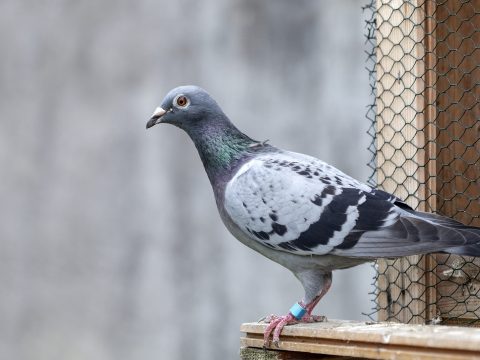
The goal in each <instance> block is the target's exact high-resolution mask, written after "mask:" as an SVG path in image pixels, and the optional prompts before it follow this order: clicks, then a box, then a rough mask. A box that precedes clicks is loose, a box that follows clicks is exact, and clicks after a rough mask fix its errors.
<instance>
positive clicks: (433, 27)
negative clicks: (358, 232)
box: [364, 0, 480, 325]
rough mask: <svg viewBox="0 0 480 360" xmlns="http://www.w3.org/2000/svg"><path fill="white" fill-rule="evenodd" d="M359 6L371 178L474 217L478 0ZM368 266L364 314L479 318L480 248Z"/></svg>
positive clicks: (379, 0) (415, 203) (425, 319)
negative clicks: (478, 252) (478, 254)
mask: <svg viewBox="0 0 480 360" xmlns="http://www.w3.org/2000/svg"><path fill="white" fill-rule="evenodd" d="M364 10H365V11H366V18H367V19H366V42H367V45H368V50H367V54H368V58H367V64H368V65H367V69H368V72H369V76H370V83H371V90H372V94H373V98H374V99H375V101H374V103H373V104H371V105H370V106H369V107H368V110H367V118H368V119H369V120H370V121H371V126H370V129H369V134H370V135H371V136H372V142H371V145H370V147H369V150H370V151H371V153H372V160H371V162H370V163H369V166H370V167H371V168H372V170H373V171H372V176H371V178H370V179H369V181H370V183H371V184H372V185H376V186H378V187H380V188H382V189H384V190H385V191H388V192H391V193H394V194H395V195H397V196H398V197H399V198H401V199H403V200H405V201H406V202H407V203H408V204H409V205H410V206H412V207H413V208H414V209H417V210H421V211H429V212H435V213H439V214H442V215H446V216H449V217H452V218H454V219H456V220H458V221H461V222H462V223H464V224H466V225H473V226H480V200H479V199H480V141H479V138H480V121H479V119H480V105H479V98H480V1H479V0H475V1H461V0H438V1H430V0H409V1H406V0H404V1H402V0H391V1H388V0H373V1H371V2H370V3H369V4H368V5H367V6H365V8H364ZM375 268H376V270H377V271H376V274H377V275H376V278H375V282H374V286H375V290H374V292H373V294H374V298H375V307H374V309H373V312H372V313H371V314H369V315H370V317H371V318H375V317H377V318H378V319H379V320H389V321H399V322H403V323H456V324H476V325H478V324H480V258H474V257H461V256H456V255H449V254H432V255H425V256H409V257H405V258H399V259H394V260H378V261H377V262H376V263H375Z"/></svg>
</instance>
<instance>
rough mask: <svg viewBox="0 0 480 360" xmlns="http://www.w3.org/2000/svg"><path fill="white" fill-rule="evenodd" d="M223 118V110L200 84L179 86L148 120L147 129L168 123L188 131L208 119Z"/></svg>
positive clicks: (166, 97)
mask: <svg viewBox="0 0 480 360" xmlns="http://www.w3.org/2000/svg"><path fill="white" fill-rule="evenodd" d="M219 117H220V118H223V117H224V116H223V112H222V110H221V109H220V107H219V106H218V104H217V103H216V101H215V100H213V99H212V98H211V97H210V95H209V94H208V93H207V92H206V91H205V90H203V89H202V88H200V87H198V86H193V85H188V86H179V87H177V88H175V89H173V90H171V91H170V92H169V93H168V94H167V96H165V99H163V101H162V103H161V105H160V106H159V107H157V108H156V109H155V111H154V112H153V115H152V117H151V118H150V120H149V121H148V122H147V129H148V128H151V127H152V126H154V125H157V124H162V123H167V124H172V125H175V126H178V127H179V128H181V129H183V130H186V131H187V132H188V131H189V130H190V129H191V128H192V127H196V126H201V125H202V123H203V122H205V121H206V119H218V118H219Z"/></svg>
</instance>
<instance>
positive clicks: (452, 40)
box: [432, 0, 480, 323]
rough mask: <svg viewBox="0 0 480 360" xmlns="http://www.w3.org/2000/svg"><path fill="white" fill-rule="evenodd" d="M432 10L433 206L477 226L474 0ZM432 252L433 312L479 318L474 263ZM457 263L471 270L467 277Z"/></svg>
mask: <svg viewBox="0 0 480 360" xmlns="http://www.w3.org/2000/svg"><path fill="white" fill-rule="evenodd" d="M432 16H433V17H434V19H435V22H436V26H435V48H434V51H435V63H434V64H433V66H432V70H434V72H435V77H436V79H435V87H436V92H437V94H438V96H437V98H436V102H435V105H436V108H437V115H436V127H437V137H436V141H437V149H438V150H437V151H438V152H437V154H438V157H437V160H436V163H437V164H436V169H437V177H436V182H437V184H436V188H437V193H438V195H437V199H436V200H437V204H436V206H435V209H436V210H437V211H438V212H439V213H441V214H444V215H447V216H450V217H453V218H455V219H457V220H458V221H461V222H463V223H464V224H469V225H474V226H480V201H479V200H478V199H479V198H480V184H479V179H480V165H479V164H480V141H479V138H480V136H479V121H478V118H479V114H480V103H479V99H480V84H479V81H480V67H479V66H478V64H479V63H480V1H472V2H470V3H469V4H466V3H465V2H462V1H459V0H441V1H437V3H436V9H435V12H434V13H432ZM438 257H439V258H438V262H439V268H438V269H437V270H436V273H437V275H438V276H439V279H440V280H444V281H442V282H440V283H439V285H438V287H437V307H438V313H439V315H440V316H441V317H442V319H443V320H444V321H445V322H452V321H453V322H459V321H461V320H462V319H463V320H470V321H471V320H479V319H480V298H479V293H478V291H476V290H475V289H476V288H478V280H475V278H478V275H479V274H478V272H479V270H480V267H479V265H480V263H479V262H478V261H472V262H471V263H470V265H469V264H468V261H465V259H463V258H462V257H460V256H455V255H449V256H448V255H438ZM462 264H463V265H465V266H464V267H466V268H467V269H468V268H469V267H470V268H471V269H473V270H474V271H473V272H474V273H472V272H470V274H468V275H469V276H470V277H469V278H468V277H466V275H467V274H466V273H465V271H463V270H462V268H461V267H462V266H463V265H462ZM460 265H462V266H460ZM452 269H456V270H455V272H454V274H455V273H456V274H462V276H457V277H450V278H445V276H443V275H444V274H445V272H448V271H450V270H452ZM459 281H461V282H463V283H459ZM453 319H455V320H453ZM467 322H468V321H467ZM477 323H478V321H477Z"/></svg>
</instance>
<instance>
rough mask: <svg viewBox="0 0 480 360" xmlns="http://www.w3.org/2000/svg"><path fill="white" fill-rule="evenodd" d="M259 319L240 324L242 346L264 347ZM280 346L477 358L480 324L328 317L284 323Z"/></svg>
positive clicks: (363, 354) (383, 355)
mask: <svg viewBox="0 0 480 360" xmlns="http://www.w3.org/2000/svg"><path fill="white" fill-rule="evenodd" d="M265 327H266V325H265V324H263V323H246V324H242V326H241V328H240V331H242V332H244V333H245V335H244V336H243V337H242V338H241V345H242V346H243V347H256V348H263V331H264V330H265ZM280 340H281V341H280V343H279V348H278V349H274V350H285V351H291V352H301V353H314V354H327V355H335V356H354V357H357V358H371V359H412V358H414V359H432V360H433V359H475V358H476V359H478V358H480V329H476V328H462V327H454V326H448V327H447V326H433V325H406V324H398V323H364V322H351V321H348V322H345V321H338V320H330V321H328V322H325V323H314V324H298V325H292V326H287V327H285V328H284V330H283V332H282V336H281V337H280Z"/></svg>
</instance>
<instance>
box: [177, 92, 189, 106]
mask: <svg viewBox="0 0 480 360" xmlns="http://www.w3.org/2000/svg"><path fill="white" fill-rule="evenodd" d="M175 104H176V105H177V106H180V107H186V106H187V105H188V99H187V97H186V96H185V95H180V96H178V97H177V98H176V99H175Z"/></svg>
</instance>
